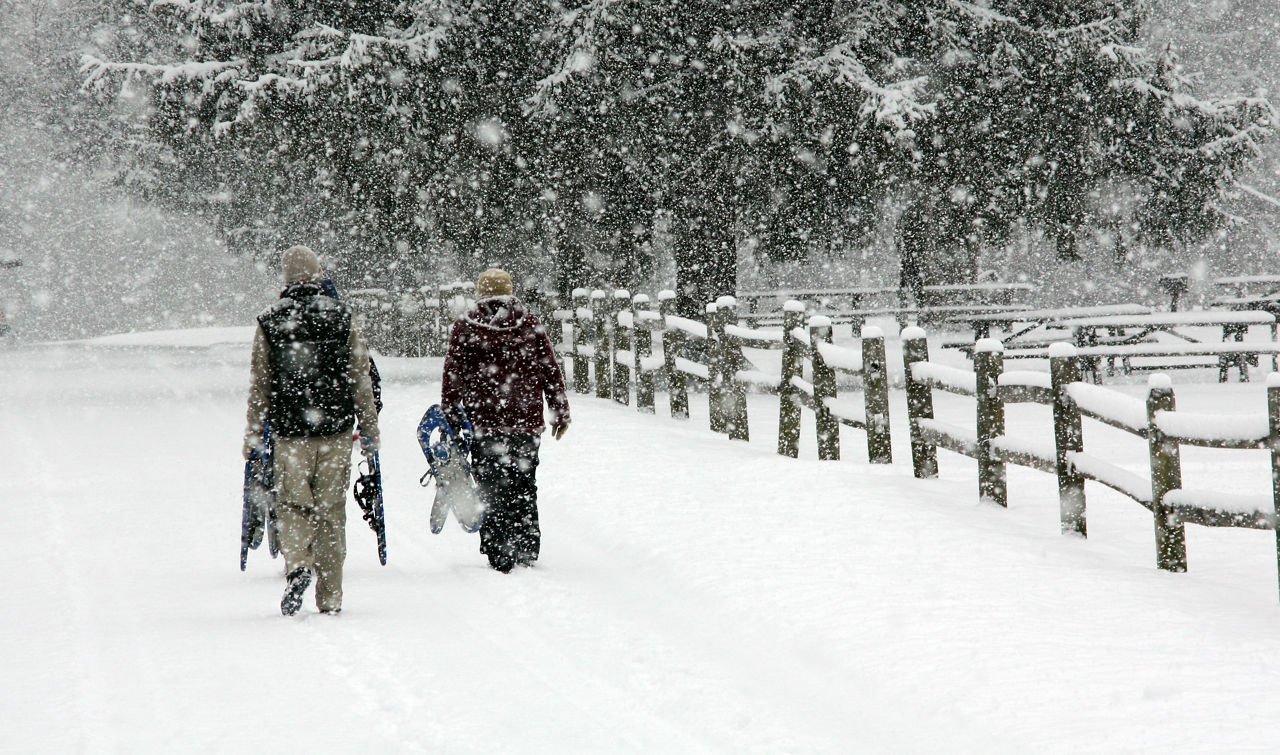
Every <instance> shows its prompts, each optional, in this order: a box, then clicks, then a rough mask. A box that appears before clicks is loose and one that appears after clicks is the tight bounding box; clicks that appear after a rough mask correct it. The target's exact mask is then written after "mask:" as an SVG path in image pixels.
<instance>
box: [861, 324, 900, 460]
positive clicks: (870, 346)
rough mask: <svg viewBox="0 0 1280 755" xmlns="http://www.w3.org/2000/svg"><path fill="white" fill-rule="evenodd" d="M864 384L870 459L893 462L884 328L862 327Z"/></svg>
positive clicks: (868, 457)
mask: <svg viewBox="0 0 1280 755" xmlns="http://www.w3.org/2000/svg"><path fill="white" fill-rule="evenodd" d="M861 335H862V386H863V400H864V401H865V402H866V411H867V459H868V460H869V461H870V462H871V463H872V464H892V463H893V446H892V445H891V443H890V438H889V375H888V368H887V363H886V361H885V354H884V331H882V330H881V329H880V328H877V327H875V326H874V325H864V326H863V327H862V333H861Z"/></svg>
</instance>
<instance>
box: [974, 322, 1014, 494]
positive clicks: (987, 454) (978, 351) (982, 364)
mask: <svg viewBox="0 0 1280 755" xmlns="http://www.w3.org/2000/svg"><path fill="white" fill-rule="evenodd" d="M1003 370H1004V346H1003V345H1002V344H1001V343H1000V342H999V341H997V340H995V339H993V338H984V339H982V340H980V341H978V343H977V344H975V345H974V347H973V371H974V372H975V373H976V374H977V381H976V388H977V391H976V394H977V395H976V398H977V404H978V497H979V498H981V499H982V500H984V501H991V502H992V503H997V504H999V505H1001V506H1008V505H1009V493H1008V485H1007V483H1006V480H1005V468H1004V462H1003V461H1000V460H998V459H997V458H996V455H995V453H994V451H993V449H992V448H991V441H992V440H993V439H995V438H998V437H1000V436H1001V435H1004V403H1003V402H1002V401H1001V400H1000V373H1001V372H1002V371H1003Z"/></svg>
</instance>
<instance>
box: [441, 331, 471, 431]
mask: <svg viewBox="0 0 1280 755" xmlns="http://www.w3.org/2000/svg"><path fill="white" fill-rule="evenodd" d="M462 339H463V336H462V323H461V322H455V323H454V324H453V328H452V329H450V330H449V348H448V350H447V351H445V354H444V371H443V374H442V375H441V378H440V405H441V406H442V407H444V409H445V411H446V412H447V411H450V410H452V409H453V408H454V407H455V406H457V405H458V404H459V403H461V402H462V385H463V370H465V369H466V364H465V362H466V358H465V355H464V354H463V353H462V352H463V347H462Z"/></svg>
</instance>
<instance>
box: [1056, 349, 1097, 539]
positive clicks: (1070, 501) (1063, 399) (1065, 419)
mask: <svg viewBox="0 0 1280 755" xmlns="http://www.w3.org/2000/svg"><path fill="white" fill-rule="evenodd" d="M1049 373H1050V377H1051V380H1052V385H1053V446H1054V471H1055V472H1056V473H1057V476H1058V518H1059V521H1060V522H1061V526H1062V531H1063V532H1064V533H1071V534H1076V535H1079V536H1080V537H1088V534H1089V533H1088V527H1087V526H1086V517H1085V498H1084V477H1082V476H1081V475H1080V474H1079V473H1077V472H1076V470H1075V466H1074V465H1072V464H1071V462H1069V461H1067V454H1069V453H1071V452H1073V451H1083V450H1084V429H1083V427H1082V425H1081V422H1080V407H1078V406H1076V402H1075V401H1072V400H1071V396H1070V395H1069V394H1068V393H1067V386H1069V385H1071V384H1072V383H1078V382H1080V362H1079V361H1078V360H1077V359H1076V349H1075V347H1074V346H1072V345H1071V344H1068V343H1055V344H1053V345H1052V346H1050V347H1049Z"/></svg>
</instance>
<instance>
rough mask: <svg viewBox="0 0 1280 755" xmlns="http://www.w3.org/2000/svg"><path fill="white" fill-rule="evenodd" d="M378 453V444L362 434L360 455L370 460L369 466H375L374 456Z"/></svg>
mask: <svg viewBox="0 0 1280 755" xmlns="http://www.w3.org/2000/svg"><path fill="white" fill-rule="evenodd" d="M376 453H378V446H377V445H376V444H375V443H374V442H373V441H371V440H369V439H368V438H366V437H364V436H363V435H361V436H360V455H361V456H363V457H364V460H365V461H367V462H369V466H373V456H374V454H376Z"/></svg>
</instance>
